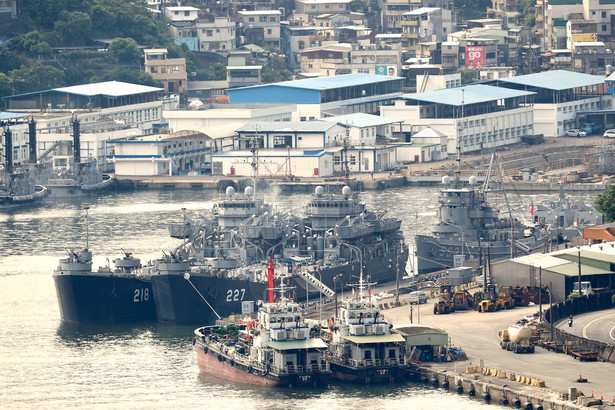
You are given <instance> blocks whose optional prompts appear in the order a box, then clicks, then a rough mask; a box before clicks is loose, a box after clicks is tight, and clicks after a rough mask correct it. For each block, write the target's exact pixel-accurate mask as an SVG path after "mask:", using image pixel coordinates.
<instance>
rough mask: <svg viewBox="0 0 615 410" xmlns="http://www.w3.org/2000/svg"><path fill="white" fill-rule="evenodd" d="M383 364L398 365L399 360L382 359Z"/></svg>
mask: <svg viewBox="0 0 615 410" xmlns="http://www.w3.org/2000/svg"><path fill="white" fill-rule="evenodd" d="M384 364H385V365H387V366H399V361H398V360H397V359H384Z"/></svg>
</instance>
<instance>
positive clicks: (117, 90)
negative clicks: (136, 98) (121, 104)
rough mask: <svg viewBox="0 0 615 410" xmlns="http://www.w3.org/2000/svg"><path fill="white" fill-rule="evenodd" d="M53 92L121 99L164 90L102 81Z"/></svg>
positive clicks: (56, 89) (57, 89)
mask: <svg viewBox="0 0 615 410" xmlns="http://www.w3.org/2000/svg"><path fill="white" fill-rule="evenodd" d="M53 91H59V92H63V93H68V94H79V95H87V96H95V95H108V96H111V97H121V96H124V95H131V94H143V93H151V92H153V91H164V88H159V87H149V86H146V85H139V84H130V83H123V82H121V81H104V82H102V83H94V84H82V85H73V86H71V87H62V88H54V89H53Z"/></svg>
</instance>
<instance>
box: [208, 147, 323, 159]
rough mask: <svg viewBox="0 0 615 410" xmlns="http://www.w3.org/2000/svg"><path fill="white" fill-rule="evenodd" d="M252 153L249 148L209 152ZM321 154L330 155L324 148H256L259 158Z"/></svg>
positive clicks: (220, 154) (218, 154)
mask: <svg viewBox="0 0 615 410" xmlns="http://www.w3.org/2000/svg"><path fill="white" fill-rule="evenodd" d="M253 155H254V154H253V153H252V152H251V151H249V150H245V149H244V150H233V151H219V152H216V153H214V154H211V156H212V157H237V158H252V156H253ZM323 155H331V153H330V152H327V151H326V150H324V149H312V150H308V149H305V150H304V149H296V148H291V149H290V150H288V149H286V148H284V149H266V148H260V149H259V150H258V157H259V158H280V157H283V158H288V157H291V158H295V157H297V158H305V157H322V156H323Z"/></svg>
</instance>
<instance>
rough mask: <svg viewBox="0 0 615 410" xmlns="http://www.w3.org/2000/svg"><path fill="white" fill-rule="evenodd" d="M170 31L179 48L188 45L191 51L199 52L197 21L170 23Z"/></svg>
mask: <svg viewBox="0 0 615 410" xmlns="http://www.w3.org/2000/svg"><path fill="white" fill-rule="evenodd" d="M169 30H170V31H171V35H172V36H173V39H174V40H175V44H177V45H179V46H181V45H182V44H186V45H187V46H188V49H189V50H190V51H199V37H198V35H197V29H196V21H173V22H171V23H169Z"/></svg>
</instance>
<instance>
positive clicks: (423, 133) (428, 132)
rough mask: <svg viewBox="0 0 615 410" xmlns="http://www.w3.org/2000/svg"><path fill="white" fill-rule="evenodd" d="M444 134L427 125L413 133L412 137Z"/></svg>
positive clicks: (430, 136)
mask: <svg viewBox="0 0 615 410" xmlns="http://www.w3.org/2000/svg"><path fill="white" fill-rule="evenodd" d="M444 136H445V135H444V134H442V133H441V132H440V131H436V130H434V129H433V128H431V127H427V128H423V129H422V130H420V131H419V132H417V133H416V134H414V135H413V136H412V138H439V137H444Z"/></svg>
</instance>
